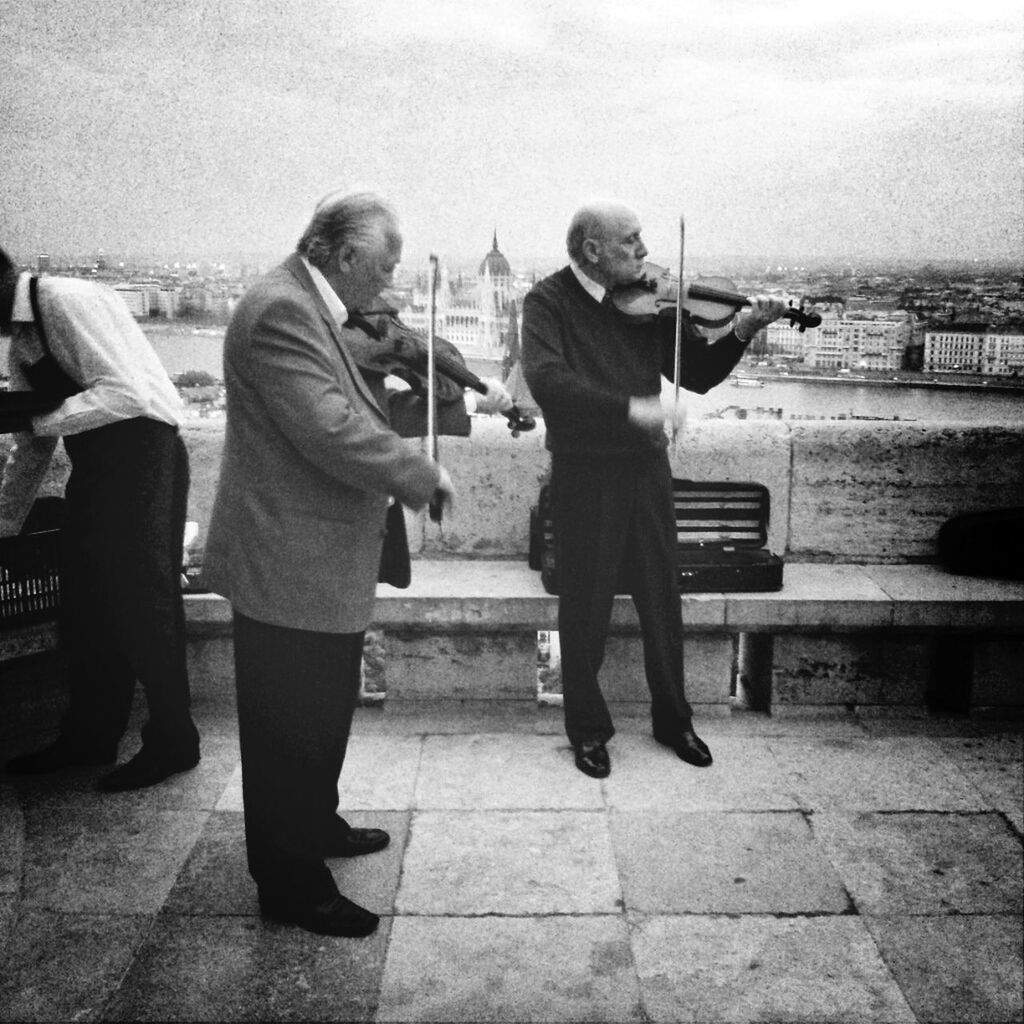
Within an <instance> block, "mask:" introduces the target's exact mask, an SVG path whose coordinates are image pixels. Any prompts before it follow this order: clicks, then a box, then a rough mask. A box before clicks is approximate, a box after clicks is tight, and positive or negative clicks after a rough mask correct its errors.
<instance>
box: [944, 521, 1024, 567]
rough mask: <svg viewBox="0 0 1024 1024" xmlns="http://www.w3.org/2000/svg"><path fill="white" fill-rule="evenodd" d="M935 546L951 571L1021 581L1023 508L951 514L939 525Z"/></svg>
mask: <svg viewBox="0 0 1024 1024" xmlns="http://www.w3.org/2000/svg"><path fill="white" fill-rule="evenodd" d="M936 547H937V550H938V556H939V562H940V563H941V564H942V565H943V566H945V568H947V569H948V570H949V571H950V572H955V573H960V574H962V575H965V576H996V577H998V578H1000V579H1007V580H1024V508H1002V509H992V510H990V511H987V512H965V513H964V514H962V515H958V516H953V518H952V519H947V520H946V522H944V523H943V524H942V526H941V527H939V535H938V539H937V542H936Z"/></svg>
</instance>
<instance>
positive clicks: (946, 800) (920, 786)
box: [769, 736, 985, 811]
mask: <svg viewBox="0 0 1024 1024" xmlns="http://www.w3.org/2000/svg"><path fill="white" fill-rule="evenodd" d="M769 746H770V749H771V751H772V753H773V754H774V755H775V758H776V760H777V761H778V763H779V766H780V768H781V769H782V771H783V772H784V773H785V775H786V776H787V778H788V780H789V784H790V785H791V786H792V787H793V789H794V791H795V793H796V794H797V797H798V799H799V801H800V804H801V806H802V807H805V808H807V809H809V810H816V809H819V808H826V807H839V808H848V809H857V810H883V809H885V810H945V811H972V810H982V809H983V808H984V806H985V804H984V801H983V800H982V798H981V795H980V794H979V793H978V791H977V790H976V789H975V788H974V787H973V786H971V784H970V783H969V782H968V781H967V779H966V778H964V776H963V774H962V773H961V772H960V771H958V770H957V768H956V766H955V765H954V764H953V763H952V762H951V761H950V760H949V759H948V758H947V757H945V755H944V754H943V752H942V750H941V748H939V747H937V746H936V745H935V744H934V743H933V742H932V741H931V739H930V738H928V737H926V736H899V737H897V736H887V737H877V738H874V737H872V738H864V739H853V738H851V739H842V738H837V739H815V738H811V737H806V738H801V739H796V738H795V737H794V738H788V737H781V738H778V739H772V740H770V743H769Z"/></svg>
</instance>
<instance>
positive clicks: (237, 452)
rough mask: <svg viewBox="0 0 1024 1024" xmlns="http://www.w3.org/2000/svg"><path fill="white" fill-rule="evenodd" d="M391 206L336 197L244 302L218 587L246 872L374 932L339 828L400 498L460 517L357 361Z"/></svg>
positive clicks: (364, 837) (222, 496)
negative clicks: (384, 554) (335, 873)
mask: <svg viewBox="0 0 1024 1024" xmlns="http://www.w3.org/2000/svg"><path fill="white" fill-rule="evenodd" d="M401 247H402V239H401V235H400V233H399V229H398V222H397V218H396V216H395V214H394V212H393V211H392V209H391V208H390V207H389V206H388V205H387V204H385V203H384V202H383V201H382V200H380V199H379V198H378V197H376V196H374V195H372V194H368V193H360V194H355V195H347V196H343V195H332V196H328V197H327V198H326V199H324V200H323V201H322V202H321V203H320V204H319V205H318V207H317V209H316V211H315V212H314V214H313V217H312V220H311V221H310V224H309V226H308V227H307V229H306V231H305V233H304V234H303V236H302V238H301V239H300V241H299V244H298V247H297V251H296V252H295V253H293V254H292V255H291V256H290V257H288V259H287V260H285V262H284V263H283V264H282V265H281V266H279V267H277V268H276V269H274V270H272V271H270V272H269V273H268V274H267V275H266V276H264V277H263V278H262V279H261V280H260V281H259V282H257V283H256V284H255V285H254V286H253V287H252V288H251V289H249V291H248V292H247V293H246V294H245V295H244V296H243V298H242V300H241V301H240V302H239V305H238V308H237V309H236V311H235V313H234V315H233V317H232V320H231V323H230V325H229V327H228V331H227V336H226V339H225V348H224V382H225V386H226V390H227V427H226V433H225V441H224V453H223V461H222V464H221V473H220V480H219V484H218V489H217V497H216V501H215V504H214V508H213V514H212V517H211V522H210V533H209V538H208V542H207V546H206V553H205V560H204V573H205V576H206V581H207V585H208V586H209V587H210V588H211V589H212V590H214V591H215V592H217V593H220V594H223V595H224V596H225V597H227V598H228V599H229V600H230V601H231V603H232V606H233V612H234V646H235V672H236V688H237V693H238V722H239V741H240V745H241V753H242V787H243V802H244V809H245V831H246V848H247V853H248V862H249V870H250V873H251V875H252V877H253V879H254V880H255V882H256V885H257V887H258V889H259V898H260V907H261V910H262V912H263V914H264V916H267V917H270V918H274V919H277V920H282V921H286V922H290V923H294V924H298V925H299V926H301V927H304V928H307V929H309V930H311V931H315V932H319V933H322V934H328V935H349V936H357V935H367V934H369V933H370V932H372V931H373V930H374V929H375V928H376V927H377V924H378V917H377V915H376V914H373V913H371V912H370V911H368V910H366V909H364V908H362V907H360V906H358V905H357V904H355V903H353V902H352V901H351V900H349V899H347V898H346V897H345V896H343V895H341V894H340V893H339V892H338V889H337V886H336V884H335V882H334V879H333V877H332V875H331V872H330V871H329V869H328V867H327V865H326V863H325V859H326V858H329V857H345V856H356V855H359V854H364V853H372V852H374V851H375V850H379V849H382V848H383V847H384V846H386V845H387V843H388V835H387V833H386V832H384V831H383V830H381V829H359V828H354V827H350V826H349V825H348V823H347V822H345V821H344V820H343V819H342V818H340V817H339V816H338V814H337V807H338V791H337V786H338V777H339V774H340V772H341V767H342V763H343V761H344V757H345V748H346V744H347V741H348V735H349V730H350V726H351V722H352V715H353V712H354V709H355V705H356V700H357V696H358V692H359V679H360V668H361V663H362V648H363V636H364V632H365V630H366V628H367V626H368V624H369V622H370V616H371V614H372V610H373V604H374V598H375V593H376V585H377V575H378V569H379V564H380V555H381V547H382V541H383V536H384V520H385V512H386V509H387V506H388V501H389V499H394V500H397V501H400V502H402V503H403V504H405V505H408V506H410V507H411V508H420V507H422V506H424V505H425V504H427V502H428V501H430V500H431V499H432V498H436V499H437V500H439V501H441V502H442V503H445V502H450V500H451V497H452V485H451V480H450V478H449V476H448V473H447V472H446V471H445V470H444V469H443V468H442V467H441V466H439V465H437V464H436V463H434V462H433V461H431V460H430V459H429V458H427V457H426V456H424V455H422V454H420V453H419V452H418V451H416V450H415V449H413V448H411V447H410V446H409V445H408V443H407V442H405V441H403V440H402V439H401V438H400V437H399V436H398V435H397V434H396V433H394V432H393V431H392V430H391V428H390V426H389V424H388V417H387V411H386V407H385V406H384V404H383V403H385V402H386V399H385V398H384V392H383V388H382V387H380V388H371V386H370V385H368V384H367V383H366V381H365V380H364V378H363V376H362V375H361V373H360V370H359V368H358V367H357V365H356V363H355V362H354V359H353V356H352V350H353V347H358V346H356V345H355V343H356V342H359V341H363V340H364V339H363V338H360V337H356V331H357V330H359V328H354V327H353V326H352V324H351V323H347V321H348V320H349V315H350V313H351V314H355V313H357V312H359V311H361V310H367V309H370V308H372V306H373V304H374V301H375V300H376V299H377V298H378V296H379V295H380V293H381V292H382V291H383V290H384V289H386V288H387V287H389V286H390V284H391V282H392V278H393V274H394V270H395V267H396V266H397V264H398V262H399V259H400V257H401Z"/></svg>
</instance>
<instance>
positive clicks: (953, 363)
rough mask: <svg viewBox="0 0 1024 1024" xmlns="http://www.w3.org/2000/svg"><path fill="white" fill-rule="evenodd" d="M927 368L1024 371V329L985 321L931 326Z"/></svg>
mask: <svg viewBox="0 0 1024 1024" xmlns="http://www.w3.org/2000/svg"><path fill="white" fill-rule="evenodd" d="M922 368H923V369H924V370H927V371H930V372H932V373H984V374H991V375H995V376H1010V375H1012V374H1017V375H1018V376H1019V375H1021V374H1024V329H1022V328H1020V327H990V326H989V325H988V324H983V323H952V324H942V325H935V324H933V325H931V326H930V327H929V328H928V329H927V330H926V331H925V335H924V364H923V367H922Z"/></svg>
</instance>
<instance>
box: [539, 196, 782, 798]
mask: <svg viewBox="0 0 1024 1024" xmlns="http://www.w3.org/2000/svg"><path fill="white" fill-rule="evenodd" d="M566 247H567V249H568V252H569V258H570V263H569V265H568V266H566V267H563V268H562V269H561V270H559V271H557V272H555V273H554V274H552V275H550V276H549V277H547V278H545V279H544V280H542V281H540V282H538V284H536V285H535V286H534V288H533V289H532V290H531V291H530V292H529V294H528V295H527V296H526V298H525V300H524V302H523V370H524V373H525V376H526V382H527V384H528V385H529V387H530V390H531V391H532V393H533V396H534V398H535V399H536V401H537V404H538V405H539V406H540V408H541V411H542V413H543V414H544V420H545V424H546V428H547V436H546V444H547V447H548V449H549V450H550V452H551V491H552V506H553V518H554V523H555V560H556V564H557V566H558V570H559V580H560V587H559V601H558V629H559V637H560V642H561V651H562V690H563V695H564V713H565V730H566V734H567V735H568V737H569V741H570V743H571V744H572V746H573V749H574V752H575V762H576V767H577V768H579V770H580V771H582V772H584V773H585V774H587V775H590V776H592V777H594V778H604V777H605V776H607V775H608V774H609V772H610V771H611V760H610V758H609V755H608V750H607V746H606V744H607V743H608V741H609V740H610V739H611V738H612V736H613V735H614V734H615V728H614V725H613V724H612V719H611V715H610V713H609V710H608V706H607V704H606V702H605V700H604V697H603V696H602V693H601V689H600V685H599V683H598V672H599V670H600V668H601V663H602V660H603V658H604V650H605V642H606V638H607V632H608V623H609V620H610V617H611V610H612V603H613V598H614V596H615V593H616V590H617V587H618V584H619V581H620V579H626V580H628V585H629V589H630V593H631V595H632V598H633V601H634V604H635V605H636V609H637V614H638V616H639V619H640V627H641V634H642V637H643V646H644V665H645V670H646V675H647V683H648V686H649V688H650V692H651V720H652V724H653V730H654V738H655V739H656V740H657V741H658V742H659V743H662V744H664V745H666V746H668V747H670V748H671V749H672V750H674V751H675V753H676V754H677V755H678V756H679V757H680V758H681V759H682V760H684V761H686V762H688V763H689V764H692V765H695V766H697V767H707V766H708V765H710V764H711V761H712V758H711V752H710V751H709V749H708V747H707V745H706V744H705V743H704V742H703V741H702V740H701V739H700V738H699V737H698V736H697V734H696V733H695V732H694V729H693V722H692V712H691V708H690V705H689V704H688V703H687V700H686V696H685V691H684V684H683V632H682V616H681V602H680V596H679V589H678V582H677V580H676V576H675V552H676V524H675V513H674V509H673V498H672V477H671V470H670V467H669V459H668V451H667V449H668V439H667V437H666V433H665V426H666V423H669V422H679V417H680V413H679V410H677V409H675V408H666V407H665V406H664V405H663V404H662V399H661V392H662V374H663V372H665V373H666V374H667V375H671V374H672V373H673V372H674V370H675V368H674V366H673V364H674V362H675V348H674V345H673V341H674V333H675V317H674V316H672V317H671V324H670V327H671V331H667V330H666V325H665V320H666V319H667V318H664V317H662V318H643V319H634V318H631V317H629V316H627V315H625V314H623V313H622V312H620V310H619V309H617V308H616V307H615V304H614V300H613V299H612V293H614V291H615V289H617V288H622V287H624V286H628V285H631V284H635V283H636V282H637V281H638V280H640V279H641V278H642V277H643V274H644V260H645V258H646V256H647V252H648V250H647V247H646V246H645V245H644V243H643V240H642V239H641V228H640V222H639V220H638V219H637V216H636V214H635V213H634V212H633V211H632V210H631V209H629V208H627V207H626V206H623V205H621V204H619V203H616V202H608V201H601V202H592V203H589V204H587V205H585V206H584V207H582V208H581V209H580V210H578V211H577V212H576V214H575V215H574V216H573V218H572V221H571V223H570V225H569V230H568V235H567V238H566ZM785 308H786V307H785V304H784V303H783V302H782V300H781V299H777V298H772V297H768V296H757V297H755V298H753V299H751V301H750V307H749V309H746V310H745V311H744V312H742V313H741V314H740V315H739V316H738V318H737V319H736V320H735V322H734V323H733V325H732V329H731V330H730V331H729V332H728V333H727V334H725V336H723V337H720V338H718V340H716V341H714V342H713V343H712V342H709V340H708V339H707V338H706V337H704V336H703V335H701V334H699V333H698V331H697V330H696V329H695V328H694V327H692V326H691V325H690V324H688V323H687V322H686V321H685V319H684V322H683V325H682V329H683V334H682V359H681V360H680V362H681V364H682V365H681V367H680V368H679V373H680V383H681V386H682V387H684V388H686V389H687V390H690V391H694V392H697V393H699V394H703V393H705V392H707V391H708V390H710V389H711V388H712V387H714V386H715V385H716V384H719V383H721V381H723V380H724V379H725V377H726V376H727V375H728V374H729V372H730V371H731V370H732V369H733V367H734V366H735V365H736V363H737V362H739V360H740V357H741V356H742V355H743V353H744V351H745V350H746V347H747V344H748V343H749V342H750V340H751V339H752V338H753V337H754V335H755V334H756V333H757V331H758V330H760V329H761V328H762V327H764V326H765V325H767V324H769V323H771V322H772V321H774V320H776V319H778V318H779V317H781V316H782V315H783V314H784V311H785ZM673 312H674V310H673ZM668 334H671V335H672V337H671V338H668V337H667V335H668ZM666 353H667V359H666ZM666 363H667V365H666Z"/></svg>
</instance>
